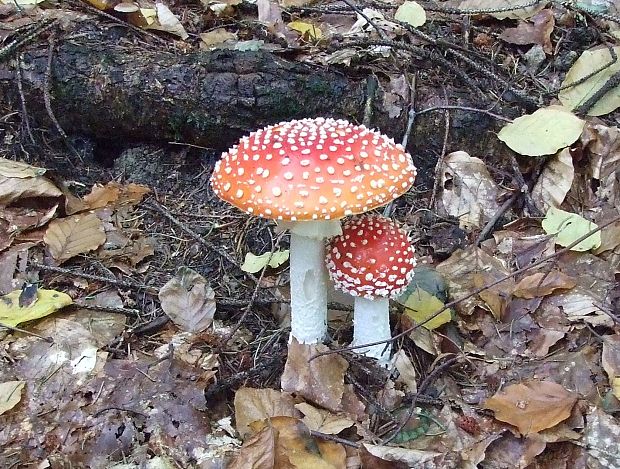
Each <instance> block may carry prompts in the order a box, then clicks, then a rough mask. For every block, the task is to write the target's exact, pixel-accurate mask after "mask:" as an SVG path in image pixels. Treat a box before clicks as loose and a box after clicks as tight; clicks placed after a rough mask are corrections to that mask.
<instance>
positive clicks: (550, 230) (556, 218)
mask: <svg viewBox="0 0 620 469" xmlns="http://www.w3.org/2000/svg"><path fill="white" fill-rule="evenodd" d="M542 227H543V230H545V233H547V234H550V235H555V242H556V243H557V244H559V245H560V246H564V247H566V246H568V245H569V244H572V243H574V242H575V241H577V240H578V239H579V238H581V237H582V236H584V235H585V234H587V233H589V232H590V231H592V230H593V229H595V228H596V227H597V225H596V224H595V223H592V222H591V221H588V220H586V219H585V218H583V217H582V216H580V215H577V214H576V213H571V212H565V211H564V210H560V209H559V208H554V207H551V208H550V209H549V211H547V215H545V218H544V220H543V221H542ZM600 245H601V232H600V231H597V232H596V233H594V234H593V235H591V236H589V237H588V238H586V239H584V240H583V241H581V242H580V243H579V244H577V245H576V246H573V247H572V248H571V249H570V250H571V251H589V250H590V249H595V248H597V247H599V246H600Z"/></svg>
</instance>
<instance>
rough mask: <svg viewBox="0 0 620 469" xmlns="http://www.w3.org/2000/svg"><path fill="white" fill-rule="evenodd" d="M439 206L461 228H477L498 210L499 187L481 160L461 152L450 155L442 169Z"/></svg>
mask: <svg viewBox="0 0 620 469" xmlns="http://www.w3.org/2000/svg"><path fill="white" fill-rule="evenodd" d="M441 183H442V185H441V187H442V188H443V190H442V193H441V202H442V206H441V207H440V209H442V211H443V212H444V213H445V214H447V215H450V216H453V217H456V218H458V219H459V224H460V225H461V227H467V228H471V227H473V228H480V227H481V226H483V225H484V223H486V222H487V221H488V220H489V219H490V218H492V217H493V216H494V215H495V214H496V213H497V210H498V209H499V204H498V202H497V198H498V195H499V188H498V187H497V184H495V182H494V181H493V179H492V178H491V175H490V174H489V171H488V169H487V167H486V165H485V164H484V161H482V160H481V159H480V158H475V157H472V156H469V155H468V154H467V153H466V152H464V151H456V152H453V153H450V154H449V155H447V156H446V158H445V159H444V163H443V166H442V168H441Z"/></svg>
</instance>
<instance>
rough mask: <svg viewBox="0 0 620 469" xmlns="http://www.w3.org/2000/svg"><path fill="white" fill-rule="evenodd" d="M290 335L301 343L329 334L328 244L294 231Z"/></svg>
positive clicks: (317, 339) (314, 340) (291, 261)
mask: <svg viewBox="0 0 620 469" xmlns="http://www.w3.org/2000/svg"><path fill="white" fill-rule="evenodd" d="M289 260H290V265H291V270H290V275H291V283H290V285H291V337H293V336H294V337H295V338H296V339H297V341H298V342H300V343H302V344H315V343H318V342H322V341H323V339H324V338H325V335H326V334H327V271H326V269H325V243H324V240H323V239H322V238H319V239H316V238H308V237H306V236H302V235H299V234H295V233H294V232H292V233H291V250H290V258H289Z"/></svg>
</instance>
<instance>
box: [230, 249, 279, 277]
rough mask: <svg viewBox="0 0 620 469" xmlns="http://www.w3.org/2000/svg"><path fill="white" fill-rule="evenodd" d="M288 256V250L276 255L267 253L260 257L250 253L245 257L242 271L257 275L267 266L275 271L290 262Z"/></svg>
mask: <svg viewBox="0 0 620 469" xmlns="http://www.w3.org/2000/svg"><path fill="white" fill-rule="evenodd" d="M288 255H289V250H288V249H285V250H284V251H277V252H274V253H271V252H266V253H265V254H261V255H260V256H257V255H255V254H252V253H251V252H248V253H247V254H246V255H245V261H244V262H243V265H242V266H241V270H243V271H244V272H249V273H251V274H255V273H256V272H259V271H261V270H262V269H263V268H265V267H267V266H269V267H272V268H274V269H275V268H276V267H279V266H281V265H282V264H284V263H285V262H286V261H287V260H288Z"/></svg>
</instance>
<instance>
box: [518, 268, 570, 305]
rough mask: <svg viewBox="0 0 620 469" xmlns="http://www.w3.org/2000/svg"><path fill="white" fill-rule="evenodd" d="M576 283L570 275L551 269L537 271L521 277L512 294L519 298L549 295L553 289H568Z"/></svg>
mask: <svg viewBox="0 0 620 469" xmlns="http://www.w3.org/2000/svg"><path fill="white" fill-rule="evenodd" d="M575 285H577V282H575V280H574V279H573V278H572V277H569V276H568V275H566V274H564V273H562V272H560V271H558V270H553V271H551V272H549V273H546V272H537V273H535V274H533V275H528V276H527V277H524V278H523V279H521V281H520V282H519V283H518V284H517V286H516V288H515V290H514V292H513V295H514V296H516V297H519V298H528V299H529V298H536V297H539V296H547V295H551V293H553V292H554V291H555V290H569V289H571V288H573V287H574V286H575Z"/></svg>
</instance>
